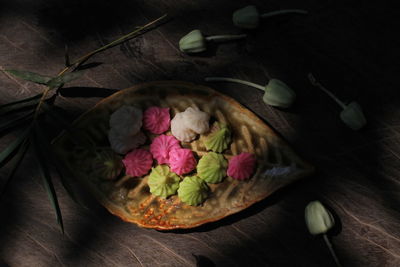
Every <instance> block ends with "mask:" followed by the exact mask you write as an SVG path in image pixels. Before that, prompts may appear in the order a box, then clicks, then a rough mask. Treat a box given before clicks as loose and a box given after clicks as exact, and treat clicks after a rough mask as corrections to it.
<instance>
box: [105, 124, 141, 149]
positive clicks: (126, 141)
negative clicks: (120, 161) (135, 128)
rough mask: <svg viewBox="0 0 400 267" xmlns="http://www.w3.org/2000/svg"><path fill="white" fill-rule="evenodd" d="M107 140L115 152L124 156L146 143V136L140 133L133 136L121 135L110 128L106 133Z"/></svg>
mask: <svg viewBox="0 0 400 267" xmlns="http://www.w3.org/2000/svg"><path fill="white" fill-rule="evenodd" d="M108 140H109V142H110V145H111V148H112V149H113V150H114V151H115V152H117V153H119V154H126V153H127V152H128V151H130V150H133V149H135V148H137V147H138V146H140V145H143V144H144V143H145V142H146V136H145V135H144V133H143V132H142V131H139V132H137V133H136V134H134V135H123V134H120V132H119V131H118V130H116V129H115V128H111V129H110V131H109V132H108Z"/></svg>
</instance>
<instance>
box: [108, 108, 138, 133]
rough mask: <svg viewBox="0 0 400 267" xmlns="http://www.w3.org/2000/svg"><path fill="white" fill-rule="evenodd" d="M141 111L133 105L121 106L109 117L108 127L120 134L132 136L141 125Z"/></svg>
mask: <svg viewBox="0 0 400 267" xmlns="http://www.w3.org/2000/svg"><path fill="white" fill-rule="evenodd" d="M142 117H143V113H142V111H141V110H140V109H138V108H136V107H133V106H122V107H120V108H119V109H117V110H116V111H115V112H114V113H113V114H111V117H110V128H111V129H112V130H113V131H116V132H118V134H119V135H120V136H125V137H126V136H133V135H135V134H137V133H138V132H139V131H140V128H141V127H142Z"/></svg>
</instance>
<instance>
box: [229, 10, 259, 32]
mask: <svg viewBox="0 0 400 267" xmlns="http://www.w3.org/2000/svg"><path fill="white" fill-rule="evenodd" d="M232 21H233V24H234V25H235V26H236V27H238V28H242V29H255V28H257V27H258V24H259V23H260V14H259V12H258V10H257V8H256V7H255V6H253V5H250V6H246V7H244V8H241V9H238V10H236V11H235V12H234V13H233V15H232Z"/></svg>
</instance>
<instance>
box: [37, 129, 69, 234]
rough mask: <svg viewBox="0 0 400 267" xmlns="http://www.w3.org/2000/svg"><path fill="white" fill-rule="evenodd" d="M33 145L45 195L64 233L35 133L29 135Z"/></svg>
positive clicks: (44, 160) (46, 167) (54, 194)
mask: <svg viewBox="0 0 400 267" xmlns="http://www.w3.org/2000/svg"><path fill="white" fill-rule="evenodd" d="M31 138H32V143H33V147H34V149H35V154H36V160H37V162H38V164H39V170H40V173H41V176H42V179H43V184H44V187H45V189H46V192H47V196H48V197H49V200H50V203H51V205H52V207H53V209H54V211H55V213H56V218H57V222H58V224H59V226H60V228H61V231H62V233H63V234H64V225H63V220H62V215H61V210H60V205H59V204H58V199H57V194H56V191H55V189H54V186H53V182H52V180H51V175H50V172H49V168H48V166H47V163H46V158H45V156H44V155H43V154H42V151H41V148H40V146H39V143H38V136H37V134H36V133H35V134H33V135H31Z"/></svg>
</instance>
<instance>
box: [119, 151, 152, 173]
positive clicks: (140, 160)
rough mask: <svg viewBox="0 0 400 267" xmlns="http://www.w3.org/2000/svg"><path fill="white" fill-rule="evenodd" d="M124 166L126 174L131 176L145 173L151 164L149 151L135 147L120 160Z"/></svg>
mask: <svg viewBox="0 0 400 267" xmlns="http://www.w3.org/2000/svg"><path fill="white" fill-rule="evenodd" d="M122 162H123V163H124V165H125V168H126V174H128V175H130V176H133V177H140V176H143V175H145V174H147V173H148V172H149V171H150V169H151V166H152V165H153V157H152V156H151V153H150V152H149V151H147V150H144V149H141V148H139V149H135V150H133V151H131V152H129V153H128V154H126V156H125V158H124V159H123V160H122Z"/></svg>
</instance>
